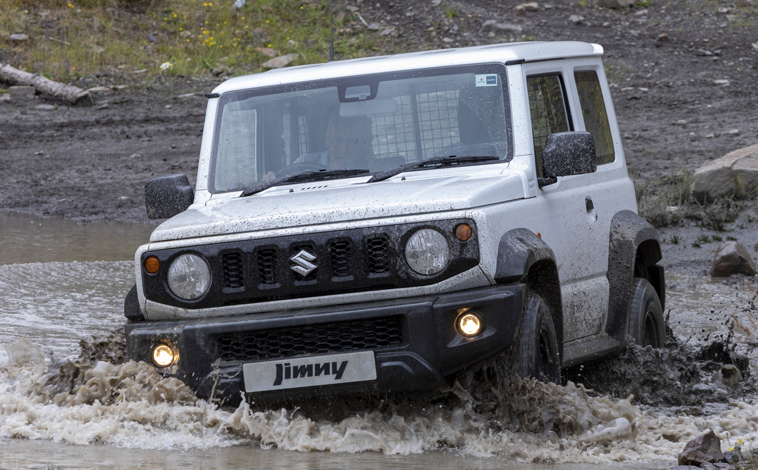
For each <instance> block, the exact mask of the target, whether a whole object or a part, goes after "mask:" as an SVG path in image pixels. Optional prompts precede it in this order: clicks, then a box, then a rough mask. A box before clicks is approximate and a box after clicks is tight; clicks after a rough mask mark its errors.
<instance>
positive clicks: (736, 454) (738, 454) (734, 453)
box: [720, 446, 742, 468]
mask: <svg viewBox="0 0 758 470" xmlns="http://www.w3.org/2000/svg"><path fill="white" fill-rule="evenodd" d="M733 449H734V450H728V451H726V452H724V457H726V461H727V462H729V464H733V463H737V462H740V461H742V451H741V449H740V446H735V447H734V448H733ZM729 464H726V465H729ZM721 465H724V464H721ZM720 468H724V467H720ZM732 468H734V467H732Z"/></svg>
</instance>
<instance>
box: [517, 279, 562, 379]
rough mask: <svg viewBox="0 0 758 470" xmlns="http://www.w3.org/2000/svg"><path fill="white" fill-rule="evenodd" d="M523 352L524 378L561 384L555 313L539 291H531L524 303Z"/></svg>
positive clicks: (522, 367) (522, 373) (522, 368)
mask: <svg viewBox="0 0 758 470" xmlns="http://www.w3.org/2000/svg"><path fill="white" fill-rule="evenodd" d="M520 352H521V376H522V377H534V378H535V379H537V380H540V381H542V382H553V383H557V384H560V383H561V358H560V351H559V349H558V336H557V335H556V333H555V325H554V324H553V316H552V315H551V312H550V307H549V306H548V304H547V303H546V302H545V301H544V300H543V299H542V297H540V296H539V295H536V294H528V295H527V297H526V302H525V303H524V318H523V325H522V328H521V344H520Z"/></svg>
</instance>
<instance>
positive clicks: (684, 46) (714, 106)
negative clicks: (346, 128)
mask: <svg viewBox="0 0 758 470" xmlns="http://www.w3.org/2000/svg"><path fill="white" fill-rule="evenodd" d="M518 3H520V2H513V1H508V2H492V1H491V0H476V1H472V2H457V3H456V2H443V3H440V4H439V5H434V2H432V1H431V0H423V1H416V0H396V1H393V2H388V1H386V0H382V1H380V2H378V3H375V2H368V1H360V0H351V1H350V2H348V5H349V6H353V7H357V8H358V11H359V12H360V13H361V15H362V16H363V18H364V19H365V20H366V21H367V22H368V23H372V24H373V23H377V24H378V25H379V26H378V27H379V31H383V30H385V29H387V28H391V27H393V26H394V30H393V31H394V32H393V33H392V34H390V35H389V38H386V39H384V40H382V41H384V42H382V44H384V45H385V48H386V49H385V50H384V52H386V53H391V52H393V51H394V49H395V47H398V48H399V45H401V44H402V49H404V50H420V49H432V48H442V47H456V46H469V45H477V44H487V43H497V42H505V41H512V40H520V39H522V37H526V38H528V39H529V40H580V41H588V42H595V43H599V44H601V45H603V47H604V48H605V51H606V54H605V58H604V61H605V64H606V70H607V73H608V77H609V80H610V82H611V90H612V94H613V101H614V104H615V109H616V113H617V115H618V121H619V126H620V129H621V134H622V137H623V144H624V150H625V154H626V159H627V162H628V166H629V170H630V174H631V175H632V177H633V178H634V179H635V182H636V184H637V187H638V189H639V190H640V191H641V192H645V191H660V190H661V184H662V182H664V181H666V178H667V177H670V176H672V175H674V174H676V173H679V172H681V170H682V169H685V170H687V171H689V172H693V171H694V170H695V169H696V168H698V167H699V166H701V165H702V164H704V163H705V162H707V161H709V160H712V159H715V158H718V157H720V156H722V155H724V154H726V153H728V152H730V151H732V150H735V149H738V148H741V147H745V146H748V145H752V144H755V143H757V142H758V119H756V117H757V116H756V114H757V112H756V109H758V93H756V91H755V77H756V76H758V46H756V47H753V46H752V44H753V43H758V20H757V19H756V13H757V12H758V4H756V0H752V2H751V0H739V1H738V2H737V3H734V2H731V1H729V2H725V1H704V0H679V1H676V0H675V1H669V2H662V1H655V0H654V1H653V2H652V3H650V4H649V5H647V6H644V7H643V6H635V7H632V8H630V9H624V10H610V9H601V8H597V7H584V6H581V5H580V4H584V3H589V2H579V3H576V2H567V1H556V2H552V1H551V2H550V3H549V4H542V3H541V4H540V7H539V9H538V11H536V12H527V15H526V16H525V17H519V16H516V15H514V13H513V7H514V6H515V5H517V4H518ZM453 12H455V13H453ZM571 15H577V16H581V17H583V19H582V20H581V21H579V22H578V23H575V22H572V21H571V20H570V19H569V18H570V16H571ZM490 19H495V20H498V21H500V22H507V23H513V24H516V25H519V26H520V27H522V29H523V32H522V33H521V34H520V35H516V37H514V36H513V35H508V34H506V35H502V34H495V35H494V36H493V35H491V34H489V33H488V32H485V31H483V30H482V25H483V24H484V22H485V21H487V20H490ZM377 34H378V33H377ZM661 34H666V35H667V36H668V41H663V40H661V39H660V38H659V36H660V35H661ZM393 41H394V42H393ZM393 44H394V45H393ZM83 80H84V81H83V82H82V83H80V85H82V86H95V85H106V86H107V85H126V88H123V89H119V90H114V91H111V92H107V93H98V94H95V95H93V100H92V102H89V103H84V104H80V105H77V106H68V105H66V104H65V103H62V102H57V101H54V100H51V99H50V98H48V97H46V96H38V97H37V98H36V99H34V100H28V101H18V100H17V101H10V102H9V101H0V181H2V184H1V185H0V209H2V210H12V211H19V212H28V213H33V214H36V215H43V216H56V217H66V218H71V219H76V220H80V221H83V222H86V221H95V220H121V221H134V222H140V223H148V220H147V217H146V214H145V209H144V193H143V187H144V183H145V181H146V180H148V179H150V178H151V177H155V176H160V175H166V174H173V173H184V174H187V175H188V176H189V178H190V181H191V182H192V183H193V184H194V177H195V172H196V170H197V156H198V152H199V147H200V140H201V136H202V126H203V116H204V111H205V102H206V99H205V98H204V97H203V95H204V93H207V92H210V91H211V90H212V89H213V88H214V86H215V85H217V84H218V83H220V82H221V81H223V78H215V77H211V76H210V75H209V76H208V77H207V78H196V79H189V78H179V79H172V80H171V81H156V82H146V81H140V79H138V78H135V76H125V75H119V74H118V73H116V72H115V71H105V72H104V73H103V74H99V76H89V77H85V78H84V79H83ZM717 80H719V81H720V82H718V83H720V84H718V83H717V82H716V81H717ZM723 80H726V81H728V84H726V82H723ZM40 104H53V105H55V109H53V110H44V109H39V108H37V106H38V105H40ZM664 186H665V185H664ZM757 219H758V213H757V212H756V208H755V204H754V203H752V204H751V203H747V204H743V208H742V210H741V212H740V215H739V217H738V218H737V220H736V221H734V222H732V223H729V224H727V226H726V232H716V231H715V230H713V229H712V228H704V227H703V226H702V224H701V223H700V222H698V221H697V220H688V219H685V220H683V221H682V222H681V223H680V224H679V225H678V226H676V227H669V228H665V229H663V239H664V240H666V241H667V242H666V243H665V244H664V252H665V259H664V261H665V265H666V268H667V270H668V271H669V272H670V273H673V274H674V277H672V278H670V279H669V289H670V290H671V291H672V292H675V291H676V290H677V289H687V288H688V287H691V284H692V283H693V282H694V283H699V282H701V280H702V282H706V280H708V275H707V271H708V268H709V267H710V261H711V259H712V257H713V253H714V252H715V249H716V247H717V245H718V243H717V241H716V239H715V237H722V238H724V239H726V238H727V237H728V236H731V237H734V238H736V239H738V240H739V241H740V242H742V243H743V244H744V245H745V246H747V247H748V248H749V250H750V252H751V253H756V251H755V250H756V248H754V247H758V230H756V228H757V227H756V222H755V221H756V220H757ZM704 236H715V237H714V238H712V239H711V241H710V242H707V241H703V237H704ZM698 239H700V242H699V243H700V246H699V247H698V246H695V245H697V240H698ZM677 276H679V277H678V278H677ZM677 279H679V280H677ZM744 280H745V279H743V278H739V279H737V278H735V279H732V280H726V281H724V283H723V286H724V287H723V291H724V292H731V291H732V290H735V289H740V288H741V289H743V290H744V287H740V286H742V285H743V282H744ZM749 282H752V283H753V285H756V284H758V283H756V282H754V281H753V280H749ZM717 284H718V283H717ZM735 286H737V287H735ZM743 300H744V299H743ZM745 305H747V307H746V308H749V305H750V304H749V303H745ZM753 309H754V307H753ZM711 315H712V321H713V322H719V323H720V324H724V323H726V322H728V321H729V318H726V317H725V316H723V315H722V316H719V315H720V312H716V311H712V312H711ZM673 321H674V322H676V321H678V320H677V319H676V318H674V319H673ZM673 326H675V325H673ZM724 331H725V330H724V329H723V328H722V329H721V331H720V333H719V334H720V335H721V337H724V336H725V333H724ZM697 334H701V337H700V338H699V339H696V340H694V341H692V344H693V345H697V344H699V343H698V341H700V342H701V343H702V344H705V343H706V342H707V341H708V340H712V339H713V338H710V337H708V334H706V330H705V329H703V331H702V332H693V333H692V334H691V335H690V337H689V339H688V338H686V337H682V338H681V340H682V341H688V342H689V341H690V339H691V338H692V337H693V336H697ZM741 334H742V336H743V337H746V333H745V332H744V331H743V332H741ZM747 336H750V335H747ZM722 339H723V338H722ZM687 354H692V355H697V354H698V351H697V350H696V349H693V350H690V351H689V352H687ZM645 360H646V359H644V358H643V362H644V361H645ZM666 360H668V359H666V358H664V359H663V361H664V362H665V361H666ZM680 360H681V358H674V359H672V361H673V362H672V364H673V365H672V366H671V367H673V368H674V369H676V368H677V367H679V366H678V365H677V363H676V361H680ZM670 362H671V361H670ZM685 362H686V358H685ZM658 363H660V361H659V362H658ZM653 364H655V362H653ZM648 366H649V364H648ZM685 369H686V368H685ZM568 372H569V373H570V374H573V375H572V377H574V378H578V377H579V376H580V375H581V371H568ZM680 373H681V374H684V375H686V374H689V372H688V370H684V369H682V370H680ZM614 377H615V376H614ZM624 382H625V379H624V377H618V380H616V381H615V382H614V383H612V384H605V385H603V383H596V384H594V385H595V386H597V387H599V388H600V389H603V388H605V389H606V390H607V391H610V392H613V393H614V394H615V395H617V396H623V395H624V393H627V392H632V393H636V394H637V395H638V396H639V395H640V393H643V395H644V393H646V392H645V391H642V392H640V391H638V390H637V391H634V390H630V389H628V388H623V387H621V389H618V387H617V385H618V384H619V383H624ZM693 383H694V382H693ZM655 387H657V385H656V386H655ZM655 387H653V388H655ZM651 393H652V394H651V395H650V396H649V397H648V399H647V401H649V402H654V401H655V400H656V399H657V398H656V397H659V396H660V395H656V394H655V393H654V391H653V392H651ZM640 398H642V397H640ZM706 398H707V397H706ZM722 398H724V399H728V398H729V397H722Z"/></svg>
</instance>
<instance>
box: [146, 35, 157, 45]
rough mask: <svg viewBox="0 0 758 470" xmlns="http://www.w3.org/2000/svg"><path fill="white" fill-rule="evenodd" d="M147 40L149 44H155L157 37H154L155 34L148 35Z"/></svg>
mask: <svg viewBox="0 0 758 470" xmlns="http://www.w3.org/2000/svg"><path fill="white" fill-rule="evenodd" d="M147 40H148V41H150V42H152V43H156V42H158V36H156V35H155V34H148V35H147Z"/></svg>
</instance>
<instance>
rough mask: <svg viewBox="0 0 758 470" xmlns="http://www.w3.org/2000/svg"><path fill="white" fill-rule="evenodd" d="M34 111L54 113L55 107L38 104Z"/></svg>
mask: <svg viewBox="0 0 758 470" xmlns="http://www.w3.org/2000/svg"><path fill="white" fill-rule="evenodd" d="M34 109H37V110H40V111H54V110H55V106H53V105H51V104H38V105H37V106H35V107H34Z"/></svg>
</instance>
